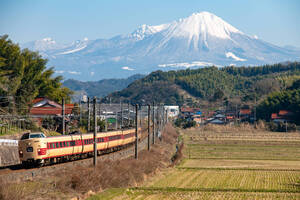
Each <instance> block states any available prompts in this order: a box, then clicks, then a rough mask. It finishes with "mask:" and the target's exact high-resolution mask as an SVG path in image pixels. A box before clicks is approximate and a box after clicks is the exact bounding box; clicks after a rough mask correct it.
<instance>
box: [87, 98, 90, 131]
mask: <svg viewBox="0 0 300 200" xmlns="http://www.w3.org/2000/svg"><path fill="white" fill-rule="evenodd" d="M90 130H91V109H90V97H88V130H87V132H90Z"/></svg>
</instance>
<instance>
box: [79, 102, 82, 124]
mask: <svg viewBox="0 0 300 200" xmlns="http://www.w3.org/2000/svg"><path fill="white" fill-rule="evenodd" d="M81 118H82V109H81V98H80V100H79V122H80V123H81V120H82V119H81ZM80 123H79V124H80Z"/></svg>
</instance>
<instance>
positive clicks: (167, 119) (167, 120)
mask: <svg viewBox="0 0 300 200" xmlns="http://www.w3.org/2000/svg"><path fill="white" fill-rule="evenodd" d="M168 114H169V112H168V109H166V121H165V122H166V124H167V123H168V122H169V116H168Z"/></svg>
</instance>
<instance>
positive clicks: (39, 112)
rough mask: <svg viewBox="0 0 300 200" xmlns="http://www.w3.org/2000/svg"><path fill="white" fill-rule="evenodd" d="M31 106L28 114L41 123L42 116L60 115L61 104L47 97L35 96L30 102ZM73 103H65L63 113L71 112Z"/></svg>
mask: <svg viewBox="0 0 300 200" xmlns="http://www.w3.org/2000/svg"><path fill="white" fill-rule="evenodd" d="M32 104H33V106H32V107H31V109H30V116H31V117H32V118H35V119H36V120H37V121H38V122H39V123H41V121H42V119H43V118H47V117H54V116H61V115H62V105H61V104H59V103H57V102H55V101H52V100H50V99H48V98H45V97H42V98H36V99H34V100H33V102H32ZM73 108H74V104H65V115H66V116H70V115H71V114H72V111H73Z"/></svg>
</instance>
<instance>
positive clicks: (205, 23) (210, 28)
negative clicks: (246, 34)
mask: <svg viewBox="0 0 300 200" xmlns="http://www.w3.org/2000/svg"><path fill="white" fill-rule="evenodd" d="M231 33H242V32H240V31H239V30H238V29H236V28H234V27H233V26H231V25H230V24H228V23H227V22H225V21H224V20H222V19H221V18H220V17H218V16H216V15H214V14H212V13H209V12H199V13H193V14H192V15H191V16H189V17H187V18H184V19H181V20H179V21H178V22H177V24H176V29H175V30H174V34H175V35H176V36H184V37H189V38H191V37H196V38H198V37H199V36H201V37H206V36H207V34H208V35H211V36H214V37H217V38H222V39H229V38H230V34H231Z"/></svg>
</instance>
